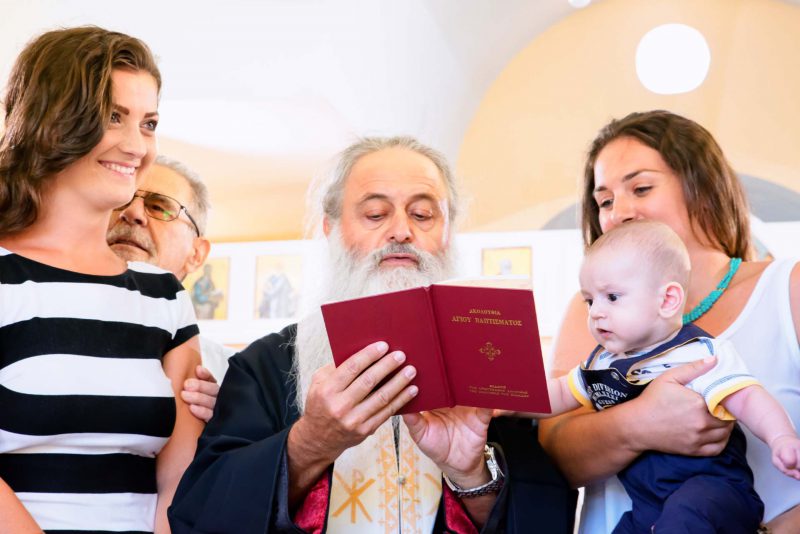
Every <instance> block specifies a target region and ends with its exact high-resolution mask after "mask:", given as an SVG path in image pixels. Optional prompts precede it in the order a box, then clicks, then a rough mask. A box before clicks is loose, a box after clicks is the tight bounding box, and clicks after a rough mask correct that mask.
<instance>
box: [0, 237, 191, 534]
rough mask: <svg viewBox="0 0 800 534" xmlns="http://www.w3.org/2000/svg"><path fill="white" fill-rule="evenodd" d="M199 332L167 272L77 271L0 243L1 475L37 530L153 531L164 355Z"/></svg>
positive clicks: (165, 385)
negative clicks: (40, 260)
mask: <svg viewBox="0 0 800 534" xmlns="http://www.w3.org/2000/svg"><path fill="white" fill-rule="evenodd" d="M197 333H198V330H197V325H196V321H195V318H194V312H193V310H192V306H191V302H190V300H189V296H188V294H187V293H186V292H185V291H184V290H183V288H182V287H181V285H180V283H179V282H178V281H177V280H176V279H175V277H174V276H173V275H172V274H170V273H167V272H166V271H163V270H161V269H158V268H156V267H153V266H150V265H148V264H146V263H139V262H130V263H129V264H128V270H127V271H126V272H124V273H123V274H120V275H116V276H93V275H85V274H79V273H74V272H71V271H66V270H63V269H58V268H55V267H51V266H48V265H44V264H42V263H38V262H36V261H33V260H30V259H27V258H24V257H22V256H19V255H17V254H14V253H11V252H9V251H8V250H6V249H4V248H2V247H0V478H2V479H3V480H4V481H5V482H6V483H7V484H8V485H9V486H11V488H12V489H13V490H14V491H15V492H16V494H17V496H18V497H19V499H20V500H21V501H22V502H23V504H24V505H25V507H26V508H27V509H28V511H29V512H30V513H31V514H32V515H33V517H34V519H36V521H37V523H38V524H39V526H40V527H41V528H42V529H44V530H45V531H47V532H58V533H73V532H87V531H88V532H127V533H131V532H136V533H138V532H152V531H153V525H154V518H155V507H156V471H155V456H156V454H158V452H159V451H160V450H161V448H162V447H163V446H164V444H165V443H166V441H167V439H168V438H169V436H170V435H171V433H172V428H173V426H174V423H175V399H174V396H173V392H172V387H171V385H170V382H169V379H168V378H167V377H166V375H165V374H164V371H163V369H162V366H161V360H162V358H163V356H164V354H166V353H167V352H168V351H169V350H171V349H172V348H174V347H177V346H178V345H180V344H182V343H183V342H185V341H186V340H188V339H190V338H191V337H192V336H194V335H196V334H197ZM0 530H2V528H0Z"/></svg>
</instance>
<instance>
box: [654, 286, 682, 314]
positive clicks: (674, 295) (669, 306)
mask: <svg viewBox="0 0 800 534" xmlns="http://www.w3.org/2000/svg"><path fill="white" fill-rule="evenodd" d="M658 294H659V299H660V306H659V309H658V313H659V315H660V316H661V317H663V318H664V319H670V318H672V317H674V316H675V315H676V314H683V305H684V297H685V293H684V291H683V286H682V285H680V284H679V283H678V282H668V283H666V284H664V285H663V286H661V289H660V291H659V293H658Z"/></svg>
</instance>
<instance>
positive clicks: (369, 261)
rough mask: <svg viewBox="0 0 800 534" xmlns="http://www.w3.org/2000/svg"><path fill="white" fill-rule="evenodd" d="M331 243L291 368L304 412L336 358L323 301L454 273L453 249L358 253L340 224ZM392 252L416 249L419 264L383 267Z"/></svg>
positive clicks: (396, 247) (399, 249)
mask: <svg viewBox="0 0 800 534" xmlns="http://www.w3.org/2000/svg"><path fill="white" fill-rule="evenodd" d="M328 248H329V250H330V262H331V265H330V268H329V269H328V276H327V280H326V283H324V284H323V285H322V291H321V294H320V296H319V297H318V298H317V299H316V304H317V305H315V306H314V307H313V309H314V311H313V312H312V313H311V314H310V315H308V316H307V317H305V318H303V319H302V320H301V321H300V322H299V323H298V325H297V339H296V342H295V363H294V370H293V371H294V378H295V380H296V382H297V406H298V408H299V409H300V413H302V412H303V410H304V408H305V401H306V395H307V393H308V387H309V385H310V384H311V378H312V376H313V375H314V373H315V372H316V371H317V370H318V369H319V368H320V367H323V366H325V365H327V364H329V363H332V362H333V356H332V354H331V348H330V345H329V344H328V334H327V332H326V330H325V323H324V321H323V319H322V312H321V311H320V308H319V305H320V304H322V303H324V302H330V301H337V300H345V299H352V298H357V297H365V296H369V295H377V294H380V293H387V292H389V291H399V290H401V289H409V288H412V287H417V286H424V285H428V284H432V283H434V282H439V281H441V280H446V279H447V278H450V277H451V276H452V272H453V266H452V258H451V254H450V253H449V252H448V251H447V250H445V251H444V252H442V253H441V254H438V255H434V254H431V253H429V252H426V251H424V250H421V249H419V248H417V247H415V246H413V245H410V244H399V243H390V244H388V245H386V246H385V247H383V248H380V249H378V250H375V251H372V252H371V253H369V254H367V255H366V256H364V257H362V258H359V257H358V256H357V253H356V252H355V251H349V250H347V248H346V247H345V246H344V242H343V241H342V235H341V232H340V231H339V228H338V226H335V227H334V228H333V229H332V231H331V233H330V234H329V235H328ZM389 254H413V255H415V256H416V258H417V259H418V264H417V266H416V267H391V268H381V267H380V262H381V260H382V259H383V258H384V257H385V256H387V255H389ZM375 341H380V340H378V339H376V340H375Z"/></svg>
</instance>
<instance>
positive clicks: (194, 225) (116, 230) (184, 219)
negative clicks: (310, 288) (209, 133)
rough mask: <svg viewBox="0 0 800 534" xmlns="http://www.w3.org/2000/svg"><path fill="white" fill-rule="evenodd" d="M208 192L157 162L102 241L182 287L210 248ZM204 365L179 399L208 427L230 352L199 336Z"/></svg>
mask: <svg viewBox="0 0 800 534" xmlns="http://www.w3.org/2000/svg"><path fill="white" fill-rule="evenodd" d="M209 207H210V205H209V200H208V190H207V189H206V186H205V184H203V182H202V181H201V180H200V178H199V177H198V176H197V174H196V173H194V172H193V171H192V170H190V169H189V168H188V167H186V166H185V165H183V164H182V163H180V162H178V161H175V160H173V159H170V158H167V157H164V156H158V158H157V159H156V161H155V163H154V164H153V165H152V166H151V168H150V170H149V171H148V172H147V174H146V175H145V176H144V178H143V179H142V182H141V183H140V184H139V189H138V190H137V191H136V193H135V194H134V197H133V199H132V200H131V201H130V202H129V203H128V204H126V205H125V206H122V207H120V208H118V209H117V210H115V211H114V212H113V213H112V215H111V220H110V222H109V227H108V234H107V236H106V239H107V241H108V244H109V246H111V249H112V250H113V251H114V252H115V253H116V254H117V255H118V256H119V257H121V258H123V259H125V260H127V261H143V262H147V263H150V264H153V265H156V266H157V267H161V268H162V269H164V270H167V271H170V272H172V273H173V274H174V275H175V276H176V277H177V278H178V280H181V281H183V279H184V278H186V276H187V275H189V274H190V273H193V272H194V271H196V270H197V269H199V268H200V266H201V265H203V263H204V262H205V260H206V258H207V257H208V252H209V250H210V248H211V245H210V243H209V241H208V239H206V238H205V237H204V233H205V228H206V222H207V219H208V210H209ZM200 346H201V351H202V359H203V365H205V366H206V367H207V368H208V370H206V369H203V368H198V371H197V377H198V378H199V379H200V380H196V379H189V380H187V381H186V382H187V383H186V385H185V386H184V391H183V394H182V396H183V399H184V401H186V402H187V403H189V405H190V409H191V411H192V413H194V414H195V415H196V416H197V417H198V418H200V419H203V420H205V421H208V419H210V417H211V412H212V409H213V407H214V401H215V398H216V393H217V389H218V386H217V385H216V384H215V383H213V378H212V377H211V376H209V375H208V373H209V370H210V371H211V374H212V375H213V377H216V379H217V380H222V377H223V376H224V374H225V371H226V370H227V366H228V361H227V359H228V357H229V356H230V355H231V354H233V351H232V350H230V349H227V348H225V347H223V346H222V345H219V344H217V343H215V342H213V341H211V340H210V339H208V338H205V337H204V336H202V335H201V336H200Z"/></svg>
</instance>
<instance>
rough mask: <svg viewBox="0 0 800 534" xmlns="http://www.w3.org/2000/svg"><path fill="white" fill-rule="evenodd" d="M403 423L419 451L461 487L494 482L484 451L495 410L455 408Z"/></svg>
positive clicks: (411, 417) (406, 418)
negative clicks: (487, 466)
mask: <svg viewBox="0 0 800 534" xmlns="http://www.w3.org/2000/svg"><path fill="white" fill-rule="evenodd" d="M403 420H404V421H405V423H406V426H407V427H408V431H409V434H410V435H411V439H413V440H414V442H416V444H417V446H418V447H419V448H420V450H421V451H422V452H423V453H425V455H426V456H428V458H430V459H431V460H433V461H434V462H436V465H437V466H438V467H439V469H441V470H442V472H443V473H444V474H445V475H447V478H449V479H450V481H451V482H453V483H454V484H456V485H457V486H459V487H461V488H474V487H476V486H480V485H481V484H485V483H486V482H489V481H490V480H491V475H490V474H489V470H488V469H487V468H486V461H485V459H484V455H483V451H484V446H485V445H486V435H487V433H488V431H489V422H490V421H491V420H492V410H487V409H481V408H468V407H466V406H456V407H454V408H442V409H439V410H431V411H429V412H421V413H415V414H406V415H404V416H403Z"/></svg>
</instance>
